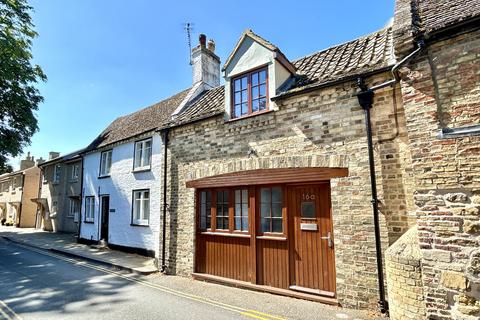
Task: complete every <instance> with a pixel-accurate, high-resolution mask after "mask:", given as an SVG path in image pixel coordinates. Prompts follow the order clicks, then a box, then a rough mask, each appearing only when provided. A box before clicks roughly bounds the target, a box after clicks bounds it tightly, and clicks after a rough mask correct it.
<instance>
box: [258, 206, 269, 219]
mask: <svg viewBox="0 0 480 320" xmlns="http://www.w3.org/2000/svg"><path fill="white" fill-rule="evenodd" d="M260 216H261V217H262V218H268V217H270V203H262V204H261V205H260Z"/></svg>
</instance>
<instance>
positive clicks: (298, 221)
mask: <svg viewBox="0 0 480 320" xmlns="http://www.w3.org/2000/svg"><path fill="white" fill-rule="evenodd" d="M289 195H290V199H289V203H290V205H289V206H290V210H289V212H290V213H291V215H290V221H291V229H290V230H291V232H293V237H292V242H293V243H292V244H291V246H292V249H293V250H291V261H292V262H291V263H292V267H293V270H292V271H291V272H292V274H291V283H292V286H291V287H290V288H291V289H292V290H297V291H303V292H306V293H313V294H319V295H325V296H329V297H333V296H335V265H334V255H333V238H332V237H333V235H332V223H331V212H330V207H331V206H330V185H329V183H323V184H315V185H304V186H292V187H290V188H289Z"/></svg>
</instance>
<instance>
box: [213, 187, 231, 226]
mask: <svg viewBox="0 0 480 320" xmlns="http://www.w3.org/2000/svg"><path fill="white" fill-rule="evenodd" d="M216 229H220V230H229V229H230V228H229V214H228V190H222V191H217V225H216Z"/></svg>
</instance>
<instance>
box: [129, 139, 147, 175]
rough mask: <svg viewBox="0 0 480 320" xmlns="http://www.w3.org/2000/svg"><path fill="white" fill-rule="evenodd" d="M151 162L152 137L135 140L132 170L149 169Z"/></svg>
mask: <svg viewBox="0 0 480 320" xmlns="http://www.w3.org/2000/svg"><path fill="white" fill-rule="evenodd" d="M151 162H152V139H147V140H142V141H138V142H135V162H134V166H133V168H134V170H147V169H150V164H151Z"/></svg>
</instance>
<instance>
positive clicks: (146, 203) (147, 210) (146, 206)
mask: <svg viewBox="0 0 480 320" xmlns="http://www.w3.org/2000/svg"><path fill="white" fill-rule="evenodd" d="M149 217H150V199H149V198H147V199H145V200H143V219H144V220H148V219H149Z"/></svg>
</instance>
